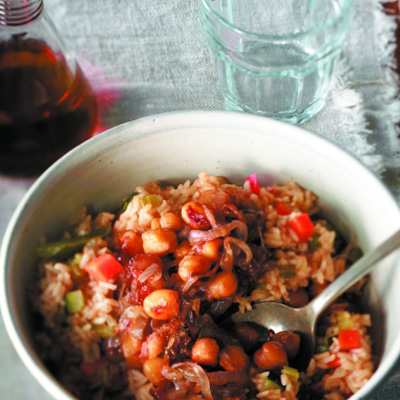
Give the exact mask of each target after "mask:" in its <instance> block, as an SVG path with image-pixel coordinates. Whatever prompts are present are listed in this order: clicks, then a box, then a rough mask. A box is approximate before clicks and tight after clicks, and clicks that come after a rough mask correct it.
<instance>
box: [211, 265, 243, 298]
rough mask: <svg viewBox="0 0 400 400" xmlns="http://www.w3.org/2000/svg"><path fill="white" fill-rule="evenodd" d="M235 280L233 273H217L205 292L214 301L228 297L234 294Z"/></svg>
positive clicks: (236, 283)
mask: <svg viewBox="0 0 400 400" xmlns="http://www.w3.org/2000/svg"><path fill="white" fill-rule="evenodd" d="M237 285H238V282H237V279H236V276H235V274H234V273H233V272H229V271H223V272H220V273H218V274H217V275H215V276H214V278H213V279H211V280H210V281H209V282H208V284H207V291H208V293H209V294H210V295H211V296H212V297H213V298H214V299H222V298H223V297H229V296H231V295H232V294H234V293H235V292H236V289H237Z"/></svg>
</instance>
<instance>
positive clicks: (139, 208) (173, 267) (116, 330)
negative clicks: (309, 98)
mask: <svg viewBox="0 0 400 400" xmlns="http://www.w3.org/2000/svg"><path fill="white" fill-rule="evenodd" d="M256 184H257V183H255V182H254V181H252V180H251V179H249V180H246V181H245V182H244V183H243V185H242V186H237V185H234V184H232V183H230V182H228V181H227V180H226V179H225V178H222V177H217V176H210V175H209V174H207V173H206V172H201V173H200V174H199V176H198V178H197V179H195V180H194V181H193V182H190V181H189V180H187V181H185V182H184V183H182V184H179V185H177V186H175V187H173V186H167V187H164V188H163V187H161V186H160V185H158V184H157V183H155V182H150V183H146V184H144V185H142V186H139V187H137V188H136V189H135V193H134V195H133V197H132V198H131V199H130V201H129V202H128V203H127V204H126V208H125V210H124V211H123V212H122V213H121V214H115V213H110V212H107V211H102V212H100V213H98V214H97V215H89V214H88V213H87V209H86V208H85V207H83V208H81V209H79V210H78V211H77V213H76V214H75V215H73V216H72V217H71V226H69V227H68V229H67V230H66V232H65V234H64V236H63V237H64V238H67V239H68V238H72V239H71V240H74V238H77V237H85V236H83V235H89V236H90V235H91V234H93V235H94V236H93V235H92V236H93V237H92V238H89V239H87V241H86V243H85V245H83V246H82V248H80V249H78V250H74V251H73V252H72V253H71V254H68V256H65V255H64V256H60V257H58V256H56V257H50V260H46V259H44V260H42V261H40V262H39V265H38V275H39V277H38V279H35V287H34V290H33V293H34V298H33V304H34V310H35V312H37V313H38V314H39V315H40V316H41V319H42V324H41V328H40V329H39V330H38V333H37V341H38V343H39V346H40V347H41V350H42V351H41V354H42V358H43V360H44V361H45V362H49V363H51V365H53V369H52V372H53V373H54V375H55V376H56V377H57V378H58V379H59V380H60V381H61V382H62V384H64V385H65V386H66V387H67V388H68V390H70V391H71V392H72V393H73V394H74V395H75V396H77V397H78V398H81V399H85V398H90V399H92V398H95V399H104V400H105V399H138V400H139V399H140V400H141V399H143V400H147V399H153V398H159V399H166V400H168V399H193V400H197V399H198V400H200V399H206V400H210V399H211V398H221V399H222V398H240V399H241V400H244V399H245V398H246V399H255V398H259V399H269V400H295V399H297V398H298V394H299V390H300V388H302V389H301V390H306V391H309V393H312V395H313V396H316V397H313V398H316V399H318V398H320V399H327V400H339V399H344V398H347V397H348V396H350V395H351V394H353V393H356V392H357V390H359V389H360V388H361V387H362V386H363V385H364V384H365V382H367V381H368V379H369V378H370V377H371V376H372V374H373V371H374V368H375V365H374V362H373V356H372V354H371V346H372V344H371V338H370V336H369V332H368V329H369V327H370V325H371V320H370V316H369V314H367V313H365V311H364V310H361V309H357V310H356V311H354V304H353V302H352V298H351V296H354V293H353V294H352V295H351V296H350V300H348V299H347V298H344V299H341V300H340V301H339V302H338V303H337V304H335V305H333V306H332V307H331V309H330V312H329V313H327V317H326V318H325V319H324V320H322V321H321V322H320V326H319V332H321V334H320V336H319V339H318V340H319V343H320V345H321V344H322V345H323V346H322V345H321V346H322V347H324V346H325V347H324V349H323V351H318V352H317V353H316V354H315V356H314V357H313V358H312V360H311V362H310V364H309V366H308V369H307V371H304V372H301V371H297V370H295V369H293V368H292V367H291V368H292V370H291V369H289V370H287V369H286V367H287V366H288V365H290V364H291V363H292V361H291V360H292V358H293V357H296V356H295V355H294V356H291V357H292V358H287V360H286V362H285V363H284V364H282V365H280V364H279V365H276V366H275V367H273V368H272V367H268V368H267V367H263V364H262V362H261V361H260V362H259V361H258V358H257V354H261V353H262V352H263V351H264V350H263V349H264V344H265V343H269V342H271V341H272V342H275V343H277V342H278V339H277V338H278V336H279V335H277V332H269V331H268V337H267V336H265V331H262V330H261V327H258V328H257V329H256V328H254V327H253V328H251V329H254V332H255V333H254V332H253V333H254V334H256V335H258V336H257V337H259V339H258V342H256V343H255V344H254V346H253V347H252V348H250V346H249V343H248V340H249V339H248V338H246V337H241V336H235V335H236V334H235V335H233V336H231V334H232V332H234V331H235V329H236V327H235V326H234V327H232V332H231V331H230V330H229V331H225V330H222V329H221V328H220V327H218V326H217V324H218V323H219V321H220V320H221V319H223V317H224V316H226V315H228V314H229V312H231V311H230V310H232V311H233V310H235V309H239V310H241V311H245V310H250V309H251V308H252V304H253V303H254V302H257V301H281V302H285V303H288V304H292V305H295V306H301V305H304V304H305V303H306V302H307V301H308V300H310V299H311V298H312V297H314V296H315V295H317V294H318V293H319V292H320V291H321V290H323V288H324V287H325V286H326V285H327V284H329V283H330V282H332V281H333V280H335V279H336V277H337V276H338V275H340V274H341V273H343V271H344V270H345V269H346V267H347V266H348V265H349V261H348V254H349V252H350V250H351V249H352V247H353V245H352V244H348V245H347V246H346V245H343V246H342V247H341V248H340V249H336V248H335V245H336V244H337V241H338V234H337V232H335V231H334V230H333V229H332V228H331V227H330V225H329V224H328V223H327V222H326V221H325V220H324V219H323V217H322V216H321V215H320V214H319V209H318V198H317V196H316V195H315V194H313V193H312V192H310V191H308V190H306V189H304V188H302V187H301V186H299V185H298V184H297V183H295V182H294V181H289V182H288V183H287V184H283V185H282V184H273V185H270V186H266V187H258V186H257V185H256ZM189 205H191V206H190V207H192V208H190V207H189ZM199 205H200V206H199ZM198 206H199V207H200V211H198V209H196V207H198ZM193 207H194V208H193ZM196 210H197V211H196ZM300 219H302V220H304V219H305V221H306V222H305V223H304V225H302V226H300V228H299V225H296V224H298V223H299V222H297V221H298V220H300ZM294 221H295V222H294ZM202 223H205V225H204V226H202V225H201V224H202ZM168 224H169V225H168ZM174 224H175V225H174ZM196 224H197V225H196ZM307 224H308V225H307ZM99 229H100V230H101V229H103V230H104V229H108V231H107V233H106V234H99V235H96V234H94V233H96V232H99V231H98V230H99ZM307 229H308V230H307ZM102 232H103V231H102ZM146 235H147V236H146ZM147 237H150V238H151V240H150V239H147ZM154 238H156V239H154ZM160 241H161V242H162V241H164V242H165V243H164V242H163V243H164V244H165V246H167V247H166V248H167V250H166V251H164V250H162V251H161V250H160V248H161V247H159V246H160ZM205 243H206V244H208V245H209V247H208V248H207V249H208V250H207V249H206V247H205ZM41 246H42V247H43V246H44V247H46V244H45V243H43V240H42V242H41ZM48 246H50V247H51V244H49V245H48ZM141 246H142V247H141ZM146 246H147V247H146ZM216 246H217V247H216ZM215 248H216V249H217V256H215V254H214V253H215V252H214V253H212V249H215ZM146 249H147V250H146ZM148 249H150V250H151V249H153V250H151V251H150V250H148ZM190 257H192V258H191V259H190ZM193 257H194V258H193ZM44 258H45V257H44ZM188 259H190V260H199V259H201V260H202V261H201V262H202V263H203V264H195V266H192V267H191V268H196V269H191V270H190V271H191V272H190V273H189V275H187V278H185V276H186V275H183V272H182V271H183V268H184V267H183V266H182V265H183V261H182V260H188ZM99 260H108V262H109V263H110V262H111V264H108V267H107V268H111V269H112V268H114V269H115V268H116V271H117V272H116V273H115V274H114V275H112V276H111V275H110V276H108V275H107V274H109V273H110V272H109V271H108V272H107V268H106V267H104V268H105V269H104V268H103V267H100V266H99V265H100V264H99V263H100V261H99ZM110 260H111V261H110ZM192 262H194V261H192ZM196 262H198V261H196ZM110 265H112V266H111V267H110ZM101 268H103V269H101ZM221 277H223V278H221ZM227 277H229V279H230V280H229V279H228V278H227ZM217 278H218V279H221V282H223V284H219V283H218V282H219V281H218V279H217ZM222 279H224V280H222ZM228 282H229V283H228ZM359 286H360V285H358V286H357V287H356V288H355V289H353V292H354V291H355V290H356V289H357V290H359V288H360V287H359ZM154 293H155V294H156V295H159V296H161V293H162V295H165V296H172V295H173V296H175V297H177V298H178V300H177V301H178V303H172V302H170V301H171V300H170V297H166V299H167V300H165V299H164V298H163V299H164V300H163V302H164V303H157V307H155V308H154V307H153V308H151V307H150V308H149V306H148V305H147V304H148V303H149V302H150V301H151V299H152V296H153V294H154ZM75 296H77V297H75ZM77 298H79V299H82V300H81V301H82V304H79V302H78V303H77V301H78V300H76V299H77ZM71 299H72V300H71ZM157 299H158V297H157ZM299 302H300V303H299ZM77 304H78V305H77ZM176 307H178V308H177V309H178V312H177V313H175V314H174V312H175V311H174V310H175V309H176ZM350 309H351V311H350ZM71 310H72V311H71ZM154 310H156V311H154ZM157 313H162V316H165V318H164V317H163V318H161V317H160V318H159V317H158V315H159V314H157ZM160 315H161V314H160ZM344 326H345V327H346V328H348V327H351V329H350V330H352V331H356V332H357V335H358V336H357V337H359V340H360V345H359V346H358V347H356V348H353V349H350V350H343V349H342V348H341V343H340V339H339V338H338V333H339V332H341V331H343V330H344V329H343V327H344ZM248 329H250V328H248ZM204 332H207V334H205V333H204ZM235 332H236V331H235ZM260 332H264V334H263V335H264V336H263V335H262V334H261V333H260ZM288 334H289V335H292V336H291V337H292V338H293V337H294V336H293V335H295V334H291V333H288ZM261 337H263V339H262V340H261ZM201 338H206V339H210V340H214V341H215V342H216V346H217V350H216V351H217V354H216V355H215V360H214V361H213V362H211V364H210V363H208V361H205V360H203V358H202V357H203V356H204V355H207V356H208V351H210V350H205V352H204V351H203V352H201V353H200V355H199V356H197V355H196V353H195V352H194V348H195V345H196V344H197V342H198V341H199V339H201ZM327 338H328V339H329V340H330V343H329V346H327V345H326V343H325V342H326V340H327ZM207 343H209V342H207ZM285 345H286V344H285ZM276 346H278V345H276ZM321 346H320V347H321ZM278 347H279V349H281V348H282V349H283V350H282V351H283V352H284V354H285V357H288V355H289V353H290V352H289V350H288V349H287V348H286V347H284V345H282V344H281V343H279V346H278ZM245 349H246V350H245ZM285 352H286V353H285ZM234 354H236V356H234ZM198 357H200V358H198ZM210 357H211V355H210ZM235 357H236V358H235ZM225 359H227V360H229V361H228V362H225V361H224V360H225ZM294 359H295V358H294ZM238 360H239V361H238ZM240 360H242V361H240ZM241 363H242V364H241ZM54 365H55V366H56V367H55V368H54ZM282 367H283V368H282ZM266 368H267V369H266ZM293 370H294V371H295V373H294V375H293ZM299 372H300V373H299Z"/></svg>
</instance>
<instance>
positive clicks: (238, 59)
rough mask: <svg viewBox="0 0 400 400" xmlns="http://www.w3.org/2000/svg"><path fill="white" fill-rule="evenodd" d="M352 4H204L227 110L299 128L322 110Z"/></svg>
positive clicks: (220, 0) (207, 0)
mask: <svg viewBox="0 0 400 400" xmlns="http://www.w3.org/2000/svg"><path fill="white" fill-rule="evenodd" d="M351 3H352V1H351V0H286V1H279V0H199V4H200V19H201V23H202V28H203V32H204V36H205V38H206V40H207V43H208V46H209V48H210V50H211V52H212V54H213V57H214V61H215V67H216V72H217V76H218V81H219V83H220V86H221V90H222V92H223V95H224V97H225V105H226V108H227V109H228V110H239V111H247V112H251V113H255V114H260V115H263V116H268V117H272V118H277V119H281V120H284V121H287V122H291V123H302V122H305V121H307V120H308V119H309V118H311V117H312V116H314V115H315V114H316V113H317V112H318V111H320V110H321V109H322V108H323V106H324V104H325V100H326V96H327V93H328V91H329V88H330V83H331V81H332V79H331V78H332V75H333V73H334V70H335V64H336V62H337V60H338V58H339V55H340V52H341V49H342V47H343V43H344V40H345V37H346V34H347V31H348V27H349V22H350V16H351Z"/></svg>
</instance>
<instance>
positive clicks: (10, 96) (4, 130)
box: [0, 35, 97, 176]
mask: <svg viewBox="0 0 400 400" xmlns="http://www.w3.org/2000/svg"><path fill="white" fill-rule="evenodd" d="M74 66H75V67H76V70H75V71H72V70H71V68H70V67H69V65H68V64H67V62H66V60H65V58H64V55H63V54H62V53H55V52H53V50H51V49H50V47H49V46H48V45H47V44H46V43H45V42H44V41H41V40H37V39H29V38H27V39H25V38H24V35H15V36H13V37H12V38H11V39H9V40H7V41H0V173H6V174H9V175H10V174H11V175H25V176H29V175H36V174H39V173H40V172H42V171H43V170H44V169H45V168H47V167H48V166H49V165H50V164H52V163H53V162H54V161H55V160H57V159H58V158H59V157H61V156H62V155H63V154H65V153H66V152H67V151H68V150H70V149H72V148H73V147H75V146H76V145H78V144H79V143H81V142H83V141H84V140H86V139H88V138H89V137H90V136H91V134H92V132H93V130H94V128H95V125H96V120H97V106H96V99H95V96H94V94H93V92H92V89H91V87H90V85H89V84H88V82H87V81H86V78H85V77H84V75H83V73H82V71H81V69H80V68H79V66H78V65H77V64H76V63H74Z"/></svg>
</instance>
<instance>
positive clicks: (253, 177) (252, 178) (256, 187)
mask: <svg viewBox="0 0 400 400" xmlns="http://www.w3.org/2000/svg"><path fill="white" fill-rule="evenodd" d="M246 182H249V183H250V187H251V190H252V191H253V193H254V194H260V184H259V183H258V178H257V172H253V173H252V174H250V175H249V176H248V177H247V178H246Z"/></svg>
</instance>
